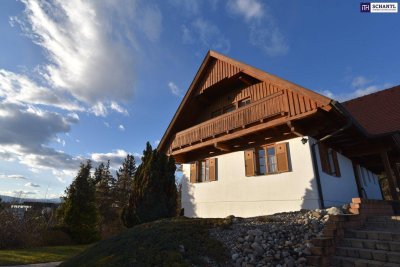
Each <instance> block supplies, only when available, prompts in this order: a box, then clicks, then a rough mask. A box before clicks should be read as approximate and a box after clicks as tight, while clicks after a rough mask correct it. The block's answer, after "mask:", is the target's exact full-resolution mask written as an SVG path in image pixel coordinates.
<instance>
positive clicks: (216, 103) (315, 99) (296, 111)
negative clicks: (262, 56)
mask: <svg viewBox="0 0 400 267" xmlns="http://www.w3.org/2000/svg"><path fill="white" fill-rule="evenodd" d="M244 101H245V102H244ZM329 104H330V99H329V98H326V97H324V96H321V95H318V94H316V93H314V92H312V91H309V90H307V89H304V88H302V87H300V86H297V85H295V84H292V83H290V82H287V81H285V80H282V79H279V78H277V77H275V76H272V75H269V74H267V73H265V72H262V71H260V70H258V69H255V68H253V67H251V66H248V65H245V64H243V63H240V62H237V61H234V60H232V59H229V58H227V57H225V56H223V55H220V54H218V53H216V52H212V51H210V52H209V54H208V55H207V56H206V58H205V60H204V62H203V64H202V66H201V67H200V70H199V72H198V73H197V75H196V77H195V80H194V81H193V83H192V85H191V87H190V88H189V90H188V92H187V94H186V96H185V98H184V100H183V101H182V104H181V106H180V107H179V110H178V111H177V114H176V115H175V117H174V119H173V121H172V122H171V124H170V126H169V128H168V129H167V133H166V135H164V137H163V139H162V140H161V143H160V147H161V148H162V149H163V150H165V151H166V152H167V153H168V154H170V155H178V154H182V155H184V154H185V153H187V152H188V151H192V150H198V149H201V148H203V147H214V148H215V147H216V146H217V145H216V144H215V143H219V144H221V143H223V142H226V141H229V140H232V139H235V138H237V137H240V136H241V137H243V136H246V135H248V134H250V133H254V132H258V131H260V130H262V129H263V126H265V128H273V127H274V126H278V125H285V124H287V123H290V122H291V121H292V120H298V119H300V118H303V117H307V116H310V115H312V114H314V113H316V112H317V111H325V112H326V111H329V110H330V109H331V107H330V105H329ZM188 113H190V114H188ZM180 117H181V118H180ZM260 126H261V127H260ZM213 140H215V141H216V142H213ZM231 149H232V147H228V148H226V150H229V151H230V150H231ZM177 158H179V157H177ZM181 158H182V157H181ZM183 161H184V160H183Z"/></svg>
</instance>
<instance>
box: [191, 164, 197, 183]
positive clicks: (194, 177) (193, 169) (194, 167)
mask: <svg viewBox="0 0 400 267" xmlns="http://www.w3.org/2000/svg"><path fill="white" fill-rule="evenodd" d="M190 182H191V183H195V182H197V162H194V163H191V164H190Z"/></svg>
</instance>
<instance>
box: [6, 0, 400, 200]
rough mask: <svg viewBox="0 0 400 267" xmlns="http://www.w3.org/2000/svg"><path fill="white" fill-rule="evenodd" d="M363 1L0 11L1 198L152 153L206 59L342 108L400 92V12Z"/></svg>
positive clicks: (36, 193) (120, 4) (55, 5)
mask: <svg viewBox="0 0 400 267" xmlns="http://www.w3.org/2000/svg"><path fill="white" fill-rule="evenodd" d="M359 5H360V1H354V0H352V1H331V2H329V4H327V3H326V2H324V1H317V0H308V1H285V4H282V1H277V0H273V1H272V0H271V1H261V0H228V1H222V0H202V1H200V0H199V1H195V0H165V1H151V0H149V1H148V0H147V1H139V0H118V1H117V0H115V1H112V0H105V1H97V0H92V1H91V0H87V1H80V0H70V1H61V0H59V1H31V0H24V1H11V0H7V1H1V2H0V36H1V42H0V194H7V195H16V194H18V192H23V195H24V196H25V197H36V198H43V197H45V195H46V192H47V195H46V197H58V196H60V194H62V193H63V191H64V189H65V187H66V186H68V185H69V184H70V183H71V181H72V179H73V177H74V175H75V174H76V171H77V169H78V166H79V163H80V162H82V161H84V160H85V159H91V160H93V161H94V165H95V166H96V165H97V164H98V163H99V162H101V161H105V160H107V159H110V160H111V162H112V167H113V168H118V165H119V164H120V163H121V161H122V159H123V158H124V157H125V156H126V153H131V154H134V155H136V156H138V157H140V154H141V151H142V150H143V148H144V145H145V142H146V141H150V142H151V143H152V145H154V146H156V145H157V142H158V140H160V139H161V137H162V135H163V133H164V131H165V129H166V127H167V126H168V123H169V121H170V120H171V118H172V116H173V114H174V113H175V110H176V108H177V106H178V105H179V103H180V101H181V99H182V95H183V94H184V93H185V91H186V90H187V88H188V86H189V85H190V83H191V81H192V79H193V77H194V75H195V74H196V71H197V69H198V67H199V65H200V64H201V61H202V60H203V57H204V56H205V54H206V53H207V51H208V50H209V49H213V50H216V51H218V52H220V53H223V54H225V55H227V56H230V57H232V58H235V59H238V60H240V61H243V62H245V63H247V64H250V65H253V66H255V67H258V68H260V69H263V70H265V71H267V72H269V73H272V74H275V75H277V76H280V77H282V78H285V79H287V80H290V81H292V82H295V83H297V84H300V85H302V86H304V87H307V88H309V89H312V90H315V91H318V92H320V93H323V94H326V95H328V96H330V97H333V98H336V99H338V100H341V101H342V100H345V99H350V98H354V97H357V96H360V95H363V94H368V93H371V92H374V91H377V90H381V89H385V88H388V87H390V86H393V85H398V84H400V75H398V73H399V70H400V53H399V47H400V34H399V29H400V18H399V14H398V13H397V14H368V13H360V11H359V9H360V7H359Z"/></svg>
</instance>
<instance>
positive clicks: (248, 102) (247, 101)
mask: <svg viewBox="0 0 400 267" xmlns="http://www.w3.org/2000/svg"><path fill="white" fill-rule="evenodd" d="M248 104H250V97H248V98H245V99H242V100H240V101H239V102H238V107H239V108H241V107H244V106H247V105H248Z"/></svg>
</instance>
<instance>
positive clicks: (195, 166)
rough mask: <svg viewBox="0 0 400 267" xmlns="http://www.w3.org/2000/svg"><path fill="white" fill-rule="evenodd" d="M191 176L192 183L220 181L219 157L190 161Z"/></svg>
mask: <svg viewBox="0 0 400 267" xmlns="http://www.w3.org/2000/svg"><path fill="white" fill-rule="evenodd" d="M211 162H212V164H211ZM211 165H212V167H211ZM211 172H213V173H211ZM203 174H204V175H203ZM189 176H190V179H189V180H190V182H191V183H205V182H214V181H218V177H217V158H205V159H201V160H197V161H194V162H192V163H190V175H189Z"/></svg>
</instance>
